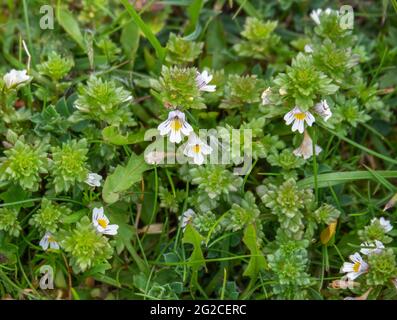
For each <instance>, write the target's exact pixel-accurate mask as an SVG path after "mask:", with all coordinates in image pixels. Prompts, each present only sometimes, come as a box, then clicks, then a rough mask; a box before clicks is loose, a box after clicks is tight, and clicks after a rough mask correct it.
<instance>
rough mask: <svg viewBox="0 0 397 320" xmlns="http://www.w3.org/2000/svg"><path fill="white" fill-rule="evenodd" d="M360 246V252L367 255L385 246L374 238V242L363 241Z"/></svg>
mask: <svg viewBox="0 0 397 320" xmlns="http://www.w3.org/2000/svg"><path fill="white" fill-rule="evenodd" d="M360 246H361V247H362V248H361V250H360V252H361V253H362V254H365V255H367V256H368V255H370V254H374V253H381V252H382V250H383V249H384V248H385V246H384V245H383V243H382V242H380V241H379V240H375V242H364V243H362V244H361V245H360Z"/></svg>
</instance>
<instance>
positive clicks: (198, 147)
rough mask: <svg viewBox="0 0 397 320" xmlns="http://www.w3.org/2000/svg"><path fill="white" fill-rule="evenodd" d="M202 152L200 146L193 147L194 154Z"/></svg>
mask: <svg viewBox="0 0 397 320" xmlns="http://www.w3.org/2000/svg"><path fill="white" fill-rule="evenodd" d="M200 150H201V148H200V145H199V144H196V145H195V146H194V147H193V152H195V153H199V152H200Z"/></svg>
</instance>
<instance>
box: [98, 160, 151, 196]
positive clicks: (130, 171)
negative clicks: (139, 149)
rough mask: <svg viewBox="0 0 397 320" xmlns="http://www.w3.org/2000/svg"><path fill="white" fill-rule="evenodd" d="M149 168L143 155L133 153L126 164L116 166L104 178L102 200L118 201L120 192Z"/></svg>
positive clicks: (139, 178) (136, 180) (137, 179)
mask: <svg viewBox="0 0 397 320" xmlns="http://www.w3.org/2000/svg"><path fill="white" fill-rule="evenodd" d="M150 168H151V167H150V166H149V165H148V164H146V162H145V159H144V158H143V155H139V156H137V155H136V154H134V153H133V154H132V155H131V158H130V160H129V161H128V163H127V165H126V166H124V167H123V166H120V165H119V166H117V168H116V170H114V172H113V173H112V174H111V175H109V176H108V177H107V178H106V181H105V184H104V185H103V190H102V197H103V200H104V201H105V202H107V203H114V202H116V201H118V200H119V197H120V193H121V192H123V191H126V190H128V189H129V188H130V187H131V186H132V185H133V184H135V183H136V182H138V181H140V180H141V179H142V173H143V172H145V171H147V170H149V169H150Z"/></svg>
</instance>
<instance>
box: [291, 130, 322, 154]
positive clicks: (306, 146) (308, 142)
mask: <svg viewBox="0 0 397 320" xmlns="http://www.w3.org/2000/svg"><path fill="white" fill-rule="evenodd" d="M314 149H315V152H316V155H318V154H319V153H320V152H321V151H323V149H321V147H320V146H318V145H315V147H314ZM293 153H294V155H296V156H297V157H303V159H305V160H306V159H309V158H310V157H312V156H313V140H312V139H311V138H310V136H309V134H308V133H307V131H306V130H305V133H304V136H303V141H302V144H301V145H300V146H299V148H297V149H295V150H294V151H293Z"/></svg>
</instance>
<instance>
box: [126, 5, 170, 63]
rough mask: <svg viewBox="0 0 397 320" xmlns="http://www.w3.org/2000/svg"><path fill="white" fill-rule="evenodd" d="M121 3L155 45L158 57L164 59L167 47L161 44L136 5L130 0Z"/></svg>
mask: <svg viewBox="0 0 397 320" xmlns="http://www.w3.org/2000/svg"><path fill="white" fill-rule="evenodd" d="M121 3H122V4H123V6H124V7H125V9H126V10H127V11H128V13H129V14H130V15H131V17H132V19H134V22H135V23H136V24H137V26H138V27H139V28H140V29H141V30H142V32H143V34H144V35H145V37H146V38H147V39H148V40H149V42H150V44H151V45H152V46H153V48H154V50H155V51H156V55H157V58H159V59H160V60H164V57H165V49H164V48H163V47H162V46H161V44H160V42H159V40H158V39H157V38H156V36H155V35H154V34H153V32H152V30H151V29H150V27H148V25H147V24H146V23H145V22H144V21H143V20H142V18H141V17H140V15H139V14H138V13H137V12H136V10H135V9H134V7H133V6H132V5H131V4H130V3H129V2H128V0H121Z"/></svg>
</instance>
